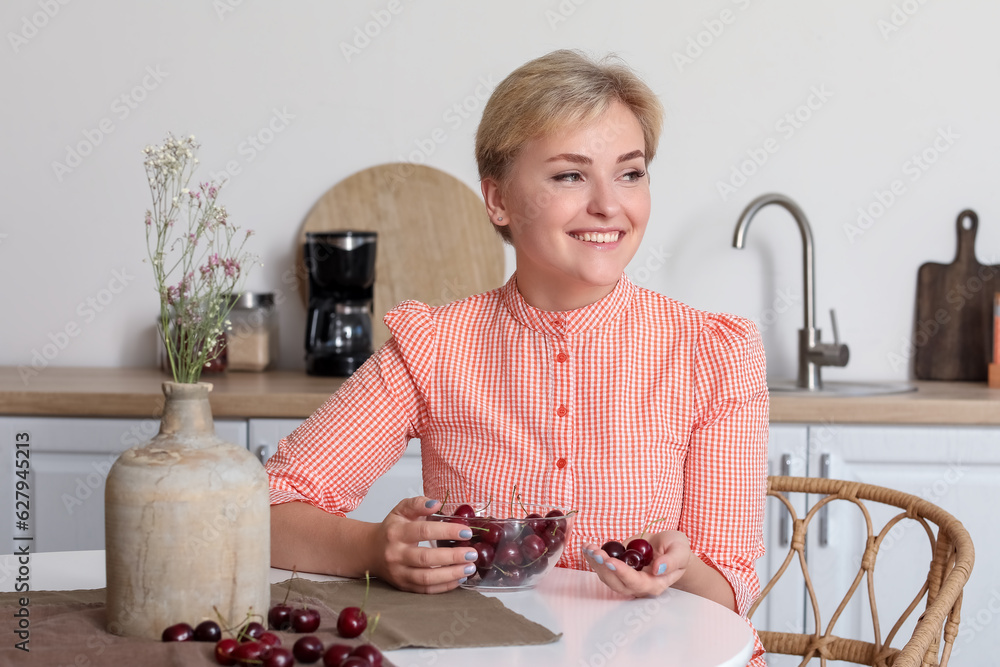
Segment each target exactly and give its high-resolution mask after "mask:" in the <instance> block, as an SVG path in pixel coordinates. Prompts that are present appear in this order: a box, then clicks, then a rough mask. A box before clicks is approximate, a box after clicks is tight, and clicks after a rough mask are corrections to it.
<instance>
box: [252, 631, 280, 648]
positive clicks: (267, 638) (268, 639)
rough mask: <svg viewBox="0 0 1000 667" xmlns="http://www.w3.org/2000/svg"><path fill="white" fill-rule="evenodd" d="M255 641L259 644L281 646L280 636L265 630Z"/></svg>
mask: <svg viewBox="0 0 1000 667" xmlns="http://www.w3.org/2000/svg"><path fill="white" fill-rule="evenodd" d="M257 641H259V642H260V643H261V644H267V645H268V646H271V647H274V646H281V637H279V636H278V635H276V634H274V633H273V632H265V633H264V634H262V635H261V636H260V638H259V639H258V640H257Z"/></svg>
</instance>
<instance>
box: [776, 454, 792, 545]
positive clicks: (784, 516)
mask: <svg viewBox="0 0 1000 667" xmlns="http://www.w3.org/2000/svg"><path fill="white" fill-rule="evenodd" d="M781 474H782V475H783V476H784V477H788V476H789V475H791V474H792V455H791V454H782V455H781ZM791 541H792V517H791V515H790V514H789V513H788V508H787V507H785V506H784V505H782V506H781V520H780V521H779V522H778V545H779V546H782V547H787V546H788V545H789V544H790V543H791Z"/></svg>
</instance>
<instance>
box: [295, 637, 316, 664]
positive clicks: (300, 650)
mask: <svg viewBox="0 0 1000 667" xmlns="http://www.w3.org/2000/svg"><path fill="white" fill-rule="evenodd" d="M292 654H293V655H294V656H295V659H296V660H298V661H299V662H304V663H306V664H307V665H308V664H310V663H313V662H316V661H317V660H319V658H320V656H321V655H323V642H321V641H320V640H319V638H318V637H313V636H312V635H307V636H305V637H302V638H300V639H299V640H298V641H297V642H295V646H293V647H292Z"/></svg>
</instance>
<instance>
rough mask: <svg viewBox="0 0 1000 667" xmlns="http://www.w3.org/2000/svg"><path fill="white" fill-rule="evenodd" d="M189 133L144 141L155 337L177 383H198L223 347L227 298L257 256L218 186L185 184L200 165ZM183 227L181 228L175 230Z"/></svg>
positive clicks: (230, 302)
mask: <svg viewBox="0 0 1000 667" xmlns="http://www.w3.org/2000/svg"><path fill="white" fill-rule="evenodd" d="M198 148H199V145H198V143H197V142H196V141H195V138H194V136H193V135H192V136H189V137H187V138H186V139H176V138H174V136H173V135H171V134H167V137H166V139H165V141H164V143H163V145H162V146H147V147H146V148H145V149H144V150H143V154H144V155H145V156H146V159H145V162H144V164H145V166H146V178H147V180H148V181H149V190H150V193H151V194H152V197H153V207H152V209H150V210H148V211H146V248H147V251H148V252H149V260H150V264H151V265H152V267H153V275H154V277H155V278H156V289H157V291H158V292H159V294H160V336H161V338H162V339H163V343H164V345H165V346H166V350H167V358H168V359H169V361H170V369H171V372H172V373H173V376H174V381H175V382H197V381H198V379H199V377H200V376H201V371H202V368H204V367H205V366H208V365H209V364H210V363H211V362H212V361H213V360H214V359H215V358H216V357H218V355H219V354H221V352H222V349H223V346H222V345H220V344H217V343H218V342H219V341H222V340H223V339H222V334H223V331H224V329H225V328H226V327H227V325H228V323H229V322H228V319H227V318H228V316H229V311H230V310H231V309H232V306H233V300H232V299H231V298H230V295H237V294H239V293H240V292H241V291H242V285H243V283H244V281H245V279H246V276H247V274H248V273H249V270H250V266H251V265H252V264H253V263H254V262H256V261H257V258H256V257H254V256H252V255H249V254H246V253H244V252H243V247H244V245H245V244H246V240H247V239H248V238H250V236H251V235H252V234H253V232H252V231H250V230H247V231H246V232H245V233H240V229H239V228H238V227H236V226H235V225H233V224H232V223H231V222H230V221H229V217H228V214H227V212H226V207H225V206H222V205H220V204H218V203H217V199H218V196H219V189H220V188H221V187H222V184H217V183H213V182H207V183H201V184H199V185H198V187H197V188H196V189H191V188H190V187H189V184H190V182H191V178H192V176H193V175H194V170H195V166H196V165H197V164H198V158H197V157H196V154H197V151H198ZM181 226H183V227H184V228H183V229H178V228H179V227H181Z"/></svg>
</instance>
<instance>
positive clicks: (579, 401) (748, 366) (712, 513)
mask: <svg viewBox="0 0 1000 667" xmlns="http://www.w3.org/2000/svg"><path fill="white" fill-rule="evenodd" d="M385 322H386V324H387V325H388V326H389V329H390V330H391V332H392V335H393V337H392V339H391V340H390V341H389V342H388V343H387V344H386V345H385V346H383V347H382V348H381V349H380V350H379V351H378V352H377V353H376V354H375V355H374V356H373V357H372V358H371V359H369V361H368V362H367V363H365V364H364V366H362V368H360V369H359V370H358V371H357V372H355V373H354V375H353V376H352V377H351V378H350V379H349V380H347V381H346V382H345V383H344V385H343V386H342V388H341V389H340V390H339V391H338V392H337V393H336V394H335V395H333V396H332V397H331V398H330V399H329V400H328V401H327V402H326V403H325V404H324V405H323V406H322V407H321V408H320V409H319V410H318V411H317V412H316V413H315V414H314V415H312V416H311V417H310V418H309V419H308V420H306V421H305V422H304V423H303V424H302V425H301V426H300V427H299V428H298V429H296V430H295V431H294V432H293V433H292V434H291V435H289V436H288V437H287V438H285V439H283V440H282V441H281V442H280V444H279V447H278V451H277V453H276V454H275V456H273V457H272V458H271V459H270V461H269V462H268V464H267V470H268V473H269V474H270V479H271V502H272V504H278V503H284V502H288V501H295V500H298V501H304V502H307V503H310V504H312V505H315V506H317V507H319V508H321V509H323V510H326V511H327V512H332V513H336V514H341V515H342V514H344V513H346V512H350V511H351V510H353V509H354V508H355V507H357V506H358V504H359V503H360V502H361V500H362V499H363V498H364V496H365V493H366V492H367V490H368V489H369V488H370V486H371V484H372V483H373V482H374V481H375V479H376V478H378V477H379V476H380V475H382V474H383V473H384V472H386V471H387V470H388V469H389V468H390V467H391V466H392V465H393V464H394V463H396V461H398V460H399V458H400V457H401V456H402V454H403V451H404V449H405V448H406V444H407V441H408V440H409V438H419V439H420V442H421V459H422V466H423V481H424V495H427V496H430V497H432V498H438V499H441V498H444V497H445V495H446V494H447V495H448V497H449V498H450V499H455V500H458V499H463V500H485V499H490V498H492V499H493V502H494V507H497V506H498V505H499V506H502V507H504V508H505V509H504V511H506V507H507V505H508V499H510V498H511V495H512V492H513V487H514V485H515V484H516V485H517V490H518V492H519V493H520V495H521V497H522V499H523V501H524V502H525V503H537V504H543V505H555V506H558V507H564V508H573V509H576V510H579V514H578V516H577V518H576V523H575V526H574V528H573V532H572V536H571V539H570V541H569V544H568V546H567V548H566V551H565V552H564V554H563V556H562V558H561V560H560V561H559V565H561V566H563V567H572V568H577V569H585V568H586V567H587V566H586V561H585V560H584V559H583V556H582V554H581V553H580V547H581V545H582V544H583V543H584V542H593V543H596V544H602V543H604V542H605V541H607V540H609V539H619V540H621V539H624V538H627V537H629V536H634V535H637V534H638V533H640V532H641V531H642V530H643V527H644V526H646V525H647V524H649V522H651V521H653V520H656V519H661V518H665V519H666V520H665V521H662V522H660V523H657V524H655V526H654V527H653V530H666V529H677V530H681V531H683V532H684V533H685V534H686V535H687V536H688V537H689V539H690V541H691V547H692V550H693V551H694V553H696V554H697V555H698V556H699V557H700V558H701V559H702V560H703V561H705V562H706V563H708V564H710V565H712V566H713V567H715V568H716V569H717V570H718V571H719V572H721V573H722V574H723V576H725V577H726V579H727V580H728V581H729V583H730V584H731V585H732V587H733V591H734V592H735V597H736V605H737V608H738V611H739V612H740V613H741V614H745V613H746V610H747V608H748V607H749V606H750V604H752V602H753V601H754V599H756V596H757V594H758V592H759V582H758V580H757V576H756V574H755V572H754V569H753V565H754V561H755V560H756V559H757V558H758V557H760V556H761V555H762V554H763V552H764V548H763V542H762V538H761V533H762V527H763V515H764V498H765V491H766V465H767V464H766V456H767V451H766V449H767V437H768V393H767V385H766V380H765V365H764V349H763V346H762V343H761V340H760V336H759V334H758V332H757V329H756V327H755V326H754V324H753V323H752V322H750V321H748V320H745V319H742V318H739V317H735V316H731V315H717V314H712V313H706V312H703V311H698V310H695V309H692V308H689V307H688V306H685V305H684V304H681V303H679V302H677V301H674V300H672V299H669V298H667V297H664V296H662V295H660V294H657V293H654V292H651V291H649V290H645V289H642V288H639V287H637V286H635V285H634V284H633V283H632V282H631V281H629V280H628V278H627V277H623V278H622V279H621V280H620V281H619V282H618V284H617V286H616V287H615V289H614V290H613V291H612V292H611V294H609V295H608V296H607V297H605V298H604V299H602V300H600V301H598V302H597V303H594V304H591V305H589V306H586V307H584V308H580V309H578V310H574V311H569V312H558V313H557V312H547V311H541V310H538V309H535V308H533V307H532V306H530V305H528V304H527V303H526V302H525V301H524V300H523V299H522V298H521V296H520V293H519V292H518V290H517V286H516V275H515V276H514V277H512V278H511V279H510V280H509V281H508V282H507V284H506V285H504V286H503V287H501V288H499V289H497V290H493V291H491V292H488V293H486V294H481V295H478V296H474V297H470V298H468V299H465V300H463V301H458V302H455V303H452V304H449V305H445V306H441V307H436V308H432V307H430V306H427V305H425V304H422V303H418V302H414V301H408V302H404V303H402V304H400V305H399V306H398V307H397V308H396V309H394V310H393V311H391V312H390V313H388V314H387V315H386V317H385ZM400 499H402V496H401V498H400ZM494 513H495V514H499V513H500V512H499V511H496V512H494ZM760 650H762V649H760V645H759V642H758V652H759V651H760ZM755 662H756V661H755ZM751 664H754V663H751ZM761 664H763V663H762V662H761Z"/></svg>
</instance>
